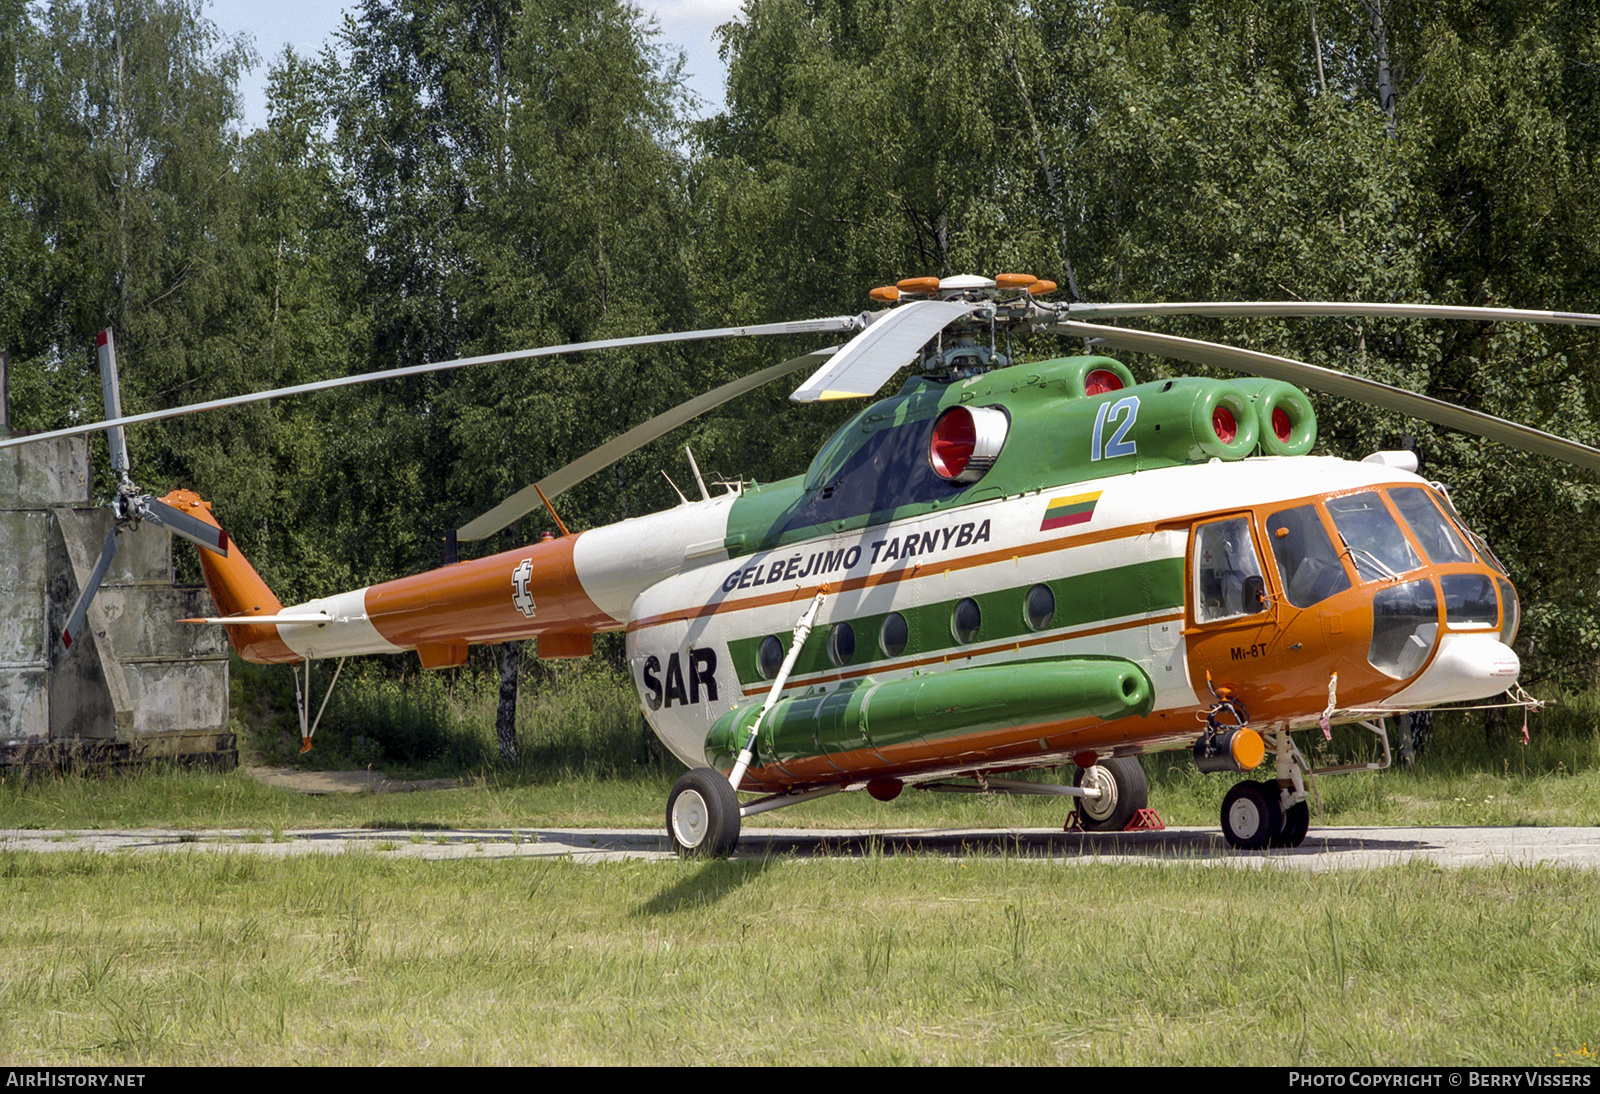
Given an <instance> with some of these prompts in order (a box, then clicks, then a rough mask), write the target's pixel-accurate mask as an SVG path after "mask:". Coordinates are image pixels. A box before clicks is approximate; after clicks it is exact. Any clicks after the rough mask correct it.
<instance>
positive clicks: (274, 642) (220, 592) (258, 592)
mask: <svg viewBox="0 0 1600 1094" xmlns="http://www.w3.org/2000/svg"><path fill="white" fill-rule="evenodd" d="M161 500H162V501H163V502H165V503H166V504H168V505H170V506H172V507H173V508H174V509H178V510H181V511H182V512H185V513H187V514H189V515H190V516H192V517H194V518H195V519H196V520H202V521H205V522H206V523H207V524H209V525H211V526H212V527H214V528H221V527H222V525H220V524H218V523H217V519H216V518H215V517H214V516H212V515H211V503H210V502H209V501H206V500H205V499H204V498H202V497H201V496H200V495H198V494H196V493H194V492H193V491H190V490H174V491H173V492H172V493H170V494H168V495H167V496H166V497H164V498H162V499H161ZM200 569H201V571H202V572H203V573H204V574H205V578H206V588H207V589H209V590H210V591H211V599H212V600H213V601H215V602H216V605H217V614H218V615H220V616H246V617H248V616H252V615H277V614H278V613H279V612H281V611H283V604H282V603H281V602H280V601H279V600H278V598H277V597H276V596H274V595H272V590H271V589H269V588H267V583H266V582H265V581H262V580H261V575H260V574H258V573H256V569H255V567H254V566H252V565H250V561H249V560H248V559H247V558H245V557H244V553H243V552H242V551H240V550H239V546H238V544H236V543H234V542H232V541H231V540H230V541H229V543H228V553H227V555H226V556H223V555H216V554H212V553H211V552H210V551H205V550H202V551H201V552H200ZM226 630H227V632H228V641H230V642H232V643H233V648H234V649H235V650H237V651H238V653H239V656H240V657H243V658H244V659H245V660H246V661H254V662H256V663H257V664H266V665H270V664H280V663H283V662H294V661H299V660H300V657H299V656H298V655H297V654H296V653H295V652H294V651H293V650H291V649H290V648H289V647H288V646H286V645H284V644H283V640H282V639H280V638H279V637H278V628H277V627H275V626H273V625H272V624H262V625H261V626H259V627H227V628H226Z"/></svg>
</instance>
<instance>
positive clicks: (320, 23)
mask: <svg viewBox="0 0 1600 1094" xmlns="http://www.w3.org/2000/svg"><path fill="white" fill-rule="evenodd" d="M634 2H635V3H636V4H637V6H638V7H640V8H642V9H643V10H644V11H645V12H646V13H647V14H649V15H653V16H654V17H655V19H656V23H657V25H658V26H659V27H660V30H661V36H660V42H661V43H662V44H663V45H665V46H667V47H669V48H676V49H679V50H682V51H683V54H684V56H685V57H686V58H687V60H688V64H687V65H685V66H684V67H685V73H686V82H687V84H688V86H689V90H690V91H692V92H693V93H694V94H695V96H696V97H697V98H699V99H700V114H701V115H702V116H704V115H706V114H711V113H715V112H716V110H717V109H718V108H720V107H721V106H722V78H723V74H724V70H723V66H722V62H721V60H719V59H718V57H717V46H716V42H715V41H714V40H713V38H712V32H713V31H714V30H716V28H717V27H718V26H720V25H722V24H723V23H726V22H728V21H730V20H731V19H733V18H734V17H735V16H737V15H738V14H739V10H740V6H741V5H740V0H634ZM354 6H355V5H354V4H349V5H345V4H339V3H333V2H330V0H211V2H210V3H208V4H207V5H206V7H205V16H206V18H208V19H210V20H211V21H212V22H213V23H215V24H216V25H217V29H218V30H220V31H221V32H222V33H223V35H224V36H225V37H228V38H234V37H237V36H238V35H240V34H248V35H250V36H251V37H252V38H254V39H255V50H256V53H257V55H258V56H259V57H260V62H259V63H258V64H257V65H256V67H255V70H254V71H252V72H249V73H246V74H245V75H244V77H243V78H242V79H241V80H240V82H239V93H240V97H241V99H242V100H243V108H244V122H245V125H244V128H245V131H246V132H249V131H250V130H252V129H259V128H260V127H261V126H263V125H265V124H266V122H267V100H266V86H267V66H268V65H269V64H270V63H271V62H272V61H273V60H274V59H275V58H276V57H278V55H279V54H281V53H282V52H283V47H284V46H286V45H288V46H293V47H294V49H295V52H297V53H301V54H304V55H306V56H315V55H316V54H318V53H320V52H321V51H322V47H323V46H324V45H327V44H328V43H329V42H330V41H331V40H332V38H333V32H334V30H336V29H337V28H338V26H339V25H340V23H342V22H343V20H344V13H345V10H346V8H347V7H349V8H353V7H354Z"/></svg>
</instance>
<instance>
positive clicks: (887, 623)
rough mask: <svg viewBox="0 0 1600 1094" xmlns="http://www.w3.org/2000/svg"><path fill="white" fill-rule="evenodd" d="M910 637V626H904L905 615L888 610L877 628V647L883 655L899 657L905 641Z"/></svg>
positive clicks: (904, 648) (902, 651)
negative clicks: (881, 624)
mask: <svg viewBox="0 0 1600 1094" xmlns="http://www.w3.org/2000/svg"><path fill="white" fill-rule="evenodd" d="M910 638H911V628H909V627H908V626H906V617H905V616H903V615H901V614H900V613H899V612H890V613H889V614H888V616H886V617H885V618H884V621H883V626H882V627H881V628H879V630H878V648H879V649H881V650H883V655H884V656H885V657H899V656H900V655H901V654H902V653H905V652H906V643H907V642H908V641H910Z"/></svg>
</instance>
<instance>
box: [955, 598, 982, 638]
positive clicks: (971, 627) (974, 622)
mask: <svg viewBox="0 0 1600 1094" xmlns="http://www.w3.org/2000/svg"><path fill="white" fill-rule="evenodd" d="M982 625H983V611H982V609H980V608H979V607H978V602H977V601H976V600H974V599H972V598H971V597H970V596H969V597H967V598H966V599H965V600H963V601H961V603H959V604H957V605H956V606H955V610H954V611H952V612H951V613H950V633H951V634H952V635H954V636H955V640H956V641H957V642H963V643H965V642H971V641H972V640H973V639H974V638H976V637H978V628H979V627H981V626H982Z"/></svg>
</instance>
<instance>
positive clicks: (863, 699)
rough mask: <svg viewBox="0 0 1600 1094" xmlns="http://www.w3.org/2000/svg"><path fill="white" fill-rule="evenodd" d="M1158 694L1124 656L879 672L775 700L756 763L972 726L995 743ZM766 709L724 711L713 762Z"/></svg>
mask: <svg viewBox="0 0 1600 1094" xmlns="http://www.w3.org/2000/svg"><path fill="white" fill-rule="evenodd" d="M1154 701H1155V689H1154V687H1153V686H1152V684H1151V683H1150V678H1149V677H1148V676H1146V675H1145V673H1144V670H1143V669H1141V668H1140V667H1139V666H1138V665H1136V664H1134V663H1133V662H1132V661H1127V660H1124V659H1122V658H1116V657H1077V658H1060V659H1051V660H1041V661H1025V662H1021V663H1011V664H1006V665H984V666H978V667H974V668H963V669H955V670H947V671H944V672H935V673H928V674H926V675H923V676H914V677H912V678H910V679H908V680H894V681H889V682H886V683H878V682H876V681H874V680H872V679H871V678H870V677H869V678H867V679H864V680H860V681H854V682H852V683H850V684H845V685H843V686H841V687H839V688H836V689H834V690H832V691H829V692H807V693H806V694H803V695H798V696H795V697H794V698H790V699H782V700H779V701H778V702H777V703H775V704H774V705H773V707H772V710H771V712H770V713H768V715H767V718H766V721H765V722H763V723H762V725H761V732H760V734H759V736H758V737H757V740H756V750H755V765H756V766H759V767H764V766H766V765H768V764H774V763H776V764H779V765H783V764H786V763H791V762H794V761H796V760H804V759H813V758H818V757H826V756H830V755H835V754H840V753H849V752H855V753H859V752H861V751H864V750H865V751H877V752H879V753H880V754H882V753H884V752H885V751H886V750H890V749H894V748H896V746H904V745H913V746H914V745H916V744H918V743H922V742H931V741H936V740H939V739H941V738H948V737H955V736H963V735H969V734H985V735H988V734H993V735H994V736H995V737H996V738H997V739H996V740H994V741H993V742H991V743H993V744H1003V743H1004V740H1003V738H1004V737H1005V735H1006V734H1007V733H1009V732H1012V731H1015V730H1018V729H1022V728H1024V727H1031V726H1036V725H1038V724H1040V723H1042V722H1062V721H1070V720H1073V719H1081V718H1095V719H1098V720H1100V721H1111V720H1113V719H1116V718H1122V717H1126V716H1128V715H1130V714H1138V715H1146V714H1149V713H1150V710H1151V707H1152V706H1153V704H1154ZM760 713H761V703H760V702H755V703H749V704H747V705H745V706H742V707H739V708H737V709H735V710H731V711H729V712H728V713H727V714H724V715H723V716H722V717H721V718H719V719H717V721H716V724H715V725H713V726H712V727H711V732H710V733H709V734H708V735H707V737H706V753H705V755H706V762H707V763H709V764H710V765H711V766H713V767H729V766H731V765H732V764H733V761H734V758H735V757H736V756H737V755H738V752H739V749H740V748H741V747H743V745H744V742H745V741H746V740H747V739H748V738H749V736H750V727H751V725H752V724H754V722H755V720H756V718H757V717H758V716H759V715H760ZM853 766H855V765H853Z"/></svg>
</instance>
